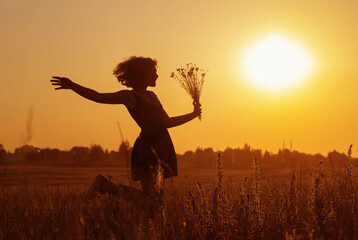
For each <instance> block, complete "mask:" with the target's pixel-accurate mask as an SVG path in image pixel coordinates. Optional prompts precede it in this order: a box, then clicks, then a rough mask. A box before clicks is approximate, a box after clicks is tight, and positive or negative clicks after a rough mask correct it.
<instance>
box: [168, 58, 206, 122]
mask: <svg viewBox="0 0 358 240" xmlns="http://www.w3.org/2000/svg"><path fill="white" fill-rule="evenodd" d="M206 72H207V71H205V70H203V69H200V68H199V67H197V66H196V65H195V64H192V63H188V64H187V65H186V67H180V68H178V69H177V70H176V73H174V72H172V74H171V77H172V78H174V79H175V80H177V81H178V83H179V84H180V86H182V87H183V88H184V89H185V91H186V92H187V93H188V94H189V95H190V96H191V97H192V99H193V100H194V103H195V104H200V95H201V91H202V89H203V83H204V77H205V75H206ZM199 119H200V120H201V115H200V116H199Z"/></svg>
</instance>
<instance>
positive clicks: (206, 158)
mask: <svg viewBox="0 0 358 240" xmlns="http://www.w3.org/2000/svg"><path fill="white" fill-rule="evenodd" d="M131 150H132V147H131V146H130V145H129V143H128V141H124V142H122V143H121V144H120V146H119V148H118V150H117V151H113V150H112V151H108V150H104V149H103V148H102V147H101V146H100V145H96V144H95V145H92V146H90V147H81V146H75V147H72V148H71V149H70V150H59V149H57V148H38V147H35V146H32V145H24V146H22V147H19V148H16V149H15V150H14V151H13V152H10V151H6V150H5V149H4V147H3V145H1V144H0V165H16V164H33V165H36V164H41V165H55V166H95V165H116V166H123V167H125V166H129V162H130V153H131ZM218 153H220V154H221V159H222V163H223V167H224V168H228V169H251V168H252V164H253V160H254V159H255V158H256V159H257V160H258V162H259V165H260V168H262V169H265V168H266V169H271V168H277V169H285V168H288V169H289V168H300V167H303V168H311V167H313V168H314V167H317V166H318V165H320V164H321V165H322V166H323V167H333V168H342V167H345V164H346V162H347V156H346V154H344V153H339V152H337V151H335V150H333V151H331V152H329V153H328V154H327V156H323V155H322V154H307V153H302V152H298V151H291V150H289V149H280V150H278V152H277V153H272V152H268V151H264V152H263V151H262V150H260V149H253V148H252V147H250V146H249V145H248V144H245V145H244V146H243V147H242V148H240V147H237V148H226V149H225V150H224V151H214V150H213V148H197V149H196V150H195V151H186V152H185V153H184V154H177V157H178V165H180V166H188V167H200V168H215V166H216V161H217V158H218ZM355 160H356V159H353V163H354V164H355V162H356V161H355Z"/></svg>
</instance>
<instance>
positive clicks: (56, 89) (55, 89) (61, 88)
mask: <svg viewBox="0 0 358 240" xmlns="http://www.w3.org/2000/svg"><path fill="white" fill-rule="evenodd" d="M59 89H63V87H58V88H55V90H59Z"/></svg>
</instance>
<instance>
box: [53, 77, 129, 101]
mask: <svg viewBox="0 0 358 240" xmlns="http://www.w3.org/2000/svg"><path fill="white" fill-rule="evenodd" d="M52 78H53V79H51V82H52V85H54V86H58V87H57V88H55V90H59V89H71V90H73V91H74V92H76V93H77V94H78V95H80V96H82V97H84V98H87V99H89V100H91V101H94V102H97V103H106V104H124V105H126V106H127V107H129V108H132V107H134V105H135V98H134V96H133V95H132V94H131V93H130V92H129V91H119V92H114V93H98V92H97V91H95V90H92V89H89V88H86V87H83V86H81V85H79V84H77V83H74V82H72V81H71V80H70V79H68V78H65V77H57V76H53V77H52Z"/></svg>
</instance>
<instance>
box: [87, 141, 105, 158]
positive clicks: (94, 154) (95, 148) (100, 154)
mask: <svg viewBox="0 0 358 240" xmlns="http://www.w3.org/2000/svg"><path fill="white" fill-rule="evenodd" d="M88 157H89V161H90V162H98V161H103V160H104V151H103V148H102V147H101V146H100V145H97V144H94V145H92V146H91V147H90V150H89V156H88Z"/></svg>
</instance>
